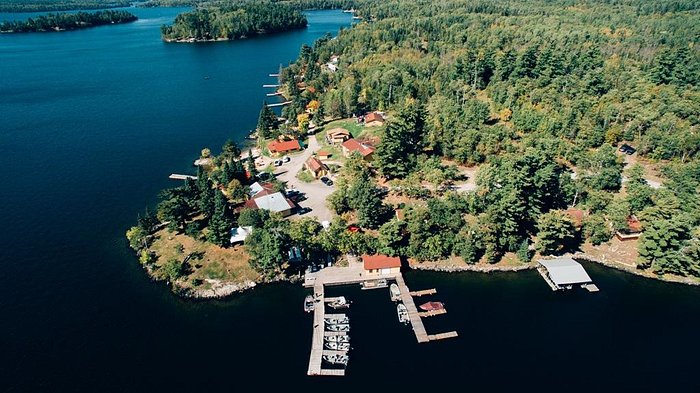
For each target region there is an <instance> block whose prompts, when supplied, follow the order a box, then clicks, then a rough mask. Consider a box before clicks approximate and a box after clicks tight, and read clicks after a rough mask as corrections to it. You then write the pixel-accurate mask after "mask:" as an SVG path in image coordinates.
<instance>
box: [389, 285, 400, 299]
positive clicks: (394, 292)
mask: <svg viewBox="0 0 700 393" xmlns="http://www.w3.org/2000/svg"><path fill="white" fill-rule="evenodd" d="M389 295H391V301H392V302H398V301H399V300H401V290H399V286H398V285H396V283H393V284H391V285H389Z"/></svg>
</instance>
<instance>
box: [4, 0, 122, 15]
mask: <svg viewBox="0 0 700 393" xmlns="http://www.w3.org/2000/svg"><path fill="white" fill-rule="evenodd" d="M130 4H131V1H129V0H0V12H45V11H69V10H94V9H103V8H116V7H128V6H129V5H130Z"/></svg>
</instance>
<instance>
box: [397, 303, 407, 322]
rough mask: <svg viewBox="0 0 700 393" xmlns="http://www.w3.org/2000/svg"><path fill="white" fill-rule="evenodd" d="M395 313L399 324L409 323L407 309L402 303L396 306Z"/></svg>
mask: <svg viewBox="0 0 700 393" xmlns="http://www.w3.org/2000/svg"><path fill="white" fill-rule="evenodd" d="M396 313H397V314H398V316H399V322H401V323H404V324H406V323H408V322H409V317H408V309H407V308H406V306H404V305H403V303H399V304H397V305H396Z"/></svg>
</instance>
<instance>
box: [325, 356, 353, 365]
mask: <svg viewBox="0 0 700 393" xmlns="http://www.w3.org/2000/svg"><path fill="white" fill-rule="evenodd" d="M323 360H325V361H326V362H328V363H330V364H342V365H343V366H347V364H348V360H350V357H349V356H348V355H340V354H332V355H323Z"/></svg>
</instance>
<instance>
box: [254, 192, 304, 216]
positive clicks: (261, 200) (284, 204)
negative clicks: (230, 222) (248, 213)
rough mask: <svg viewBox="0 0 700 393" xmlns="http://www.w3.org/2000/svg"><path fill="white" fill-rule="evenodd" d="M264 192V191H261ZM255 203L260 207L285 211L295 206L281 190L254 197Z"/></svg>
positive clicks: (274, 210)
mask: <svg viewBox="0 0 700 393" xmlns="http://www.w3.org/2000/svg"><path fill="white" fill-rule="evenodd" d="M261 194H262V193H261ZM253 201H255V205H256V206H257V207H258V208H259V209H265V210H270V211H273V212H278V213H279V212H283V211H285V210H289V209H291V208H293V207H294V204H293V203H292V202H291V201H290V200H289V199H287V198H286V197H285V196H284V195H283V194H282V193H281V192H275V193H271V194H267V195H262V196H260V197H257V196H256V198H255V199H253Z"/></svg>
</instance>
